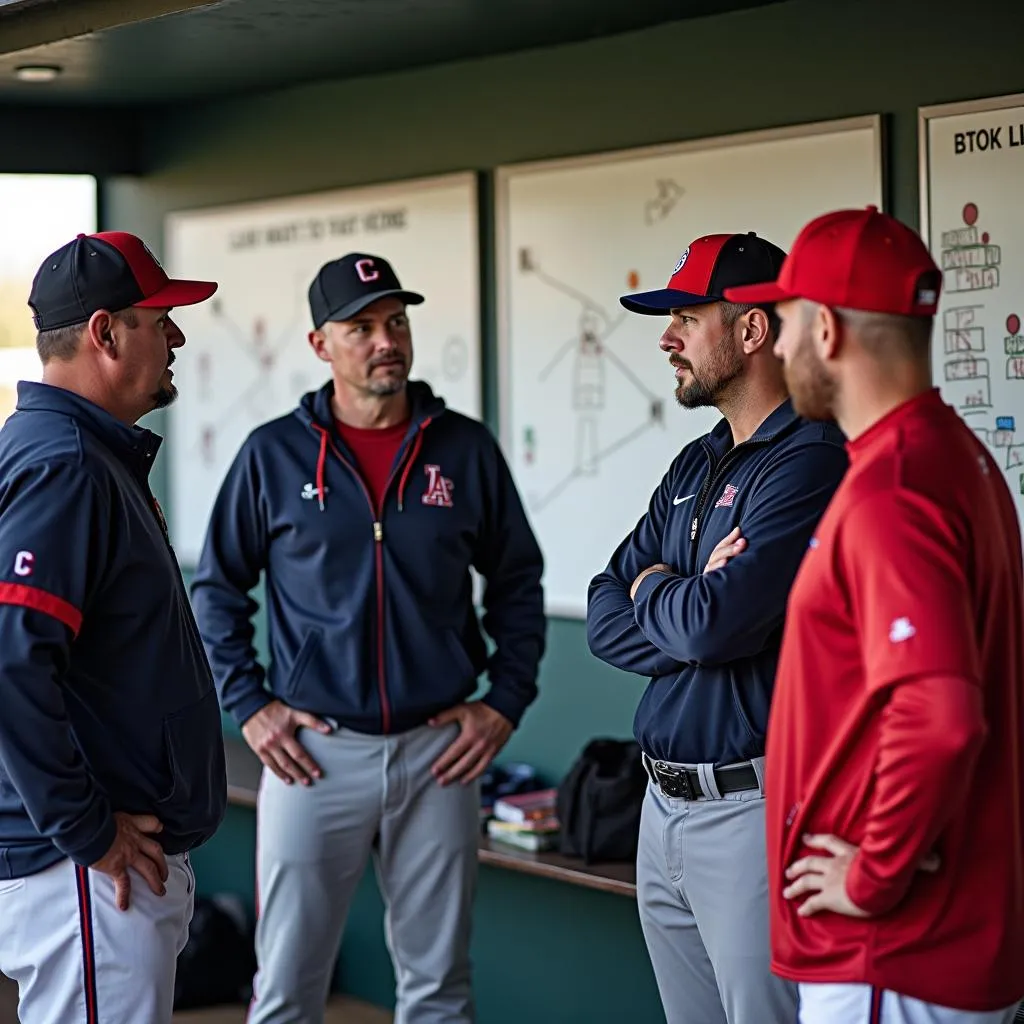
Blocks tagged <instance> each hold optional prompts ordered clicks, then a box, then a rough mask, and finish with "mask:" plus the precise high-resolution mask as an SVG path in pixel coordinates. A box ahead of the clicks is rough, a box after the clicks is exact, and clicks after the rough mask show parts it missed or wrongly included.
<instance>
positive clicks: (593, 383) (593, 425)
mask: <svg viewBox="0 0 1024 1024" xmlns="http://www.w3.org/2000/svg"><path fill="white" fill-rule="evenodd" d="M648 216H649V213H648ZM519 269H520V271H521V272H522V273H532V274H533V275H534V276H535V277H536V278H537V280H538V281H541V282H543V283H544V284H545V285H547V286H548V287H549V288H552V289H554V290H555V291H556V292H560V293H562V294H563V295H565V296H566V297H567V298H568V299H569V300H570V301H571V302H573V303H575V304H576V305H577V307H578V321H577V330H576V334H575V336H574V337H572V338H570V339H569V340H568V341H566V342H565V343H564V344H563V345H561V346H560V347H559V348H558V349H557V350H556V352H555V355H554V357H553V358H552V360H551V361H550V362H549V363H548V364H547V365H546V366H545V367H544V368H543V369H542V370H541V372H540V373H539V374H538V375H537V382H538V384H540V385H544V384H546V383H547V382H548V381H549V380H550V379H551V378H552V377H553V374H554V370H555V369H556V368H557V367H558V366H560V365H561V364H562V363H563V361H564V362H567V363H568V364H569V366H570V369H569V405H570V407H571V409H572V410H573V413H574V415H573V420H574V424H573V436H572V438H571V439H569V438H559V439H558V440H557V441H556V447H557V450H558V451H559V452H560V453H563V455H564V458H565V462H566V473H565V476H564V477H563V478H562V479H560V480H558V481H557V482H556V483H555V484H554V485H553V486H552V487H551V488H550V490H548V491H547V492H546V493H544V494H540V495H537V494H534V495H532V496H531V497H532V500H531V501H530V504H531V507H532V508H533V509H534V511H537V512H539V511H541V510H542V509H543V508H544V506H545V505H547V504H548V503H549V502H551V501H554V500H555V499H556V498H557V497H558V496H559V495H560V494H561V493H562V492H563V491H564V490H565V489H566V488H567V487H568V486H569V485H570V484H571V483H572V482H573V480H575V479H576V478H577V477H582V476H595V475H596V474H597V473H598V471H599V469H600V465H601V462H602V461H604V460H606V459H607V458H608V457H609V456H610V455H612V454H613V453H614V452H617V451H618V450H619V449H621V448H624V447H626V446H627V445H629V444H630V443H632V442H633V441H635V440H637V439H638V438H639V437H640V435H642V434H643V433H644V432H645V431H647V430H649V429H651V428H653V427H664V422H665V416H664V400H663V399H662V398H659V397H658V396H657V395H656V394H654V392H653V391H651V389H650V388H649V387H648V386H647V385H646V384H645V383H644V382H643V381H642V380H640V378H639V377H638V376H637V375H636V373H634V372H633V370H632V369H631V368H630V367H629V365H628V364H627V363H626V361H625V360H624V359H622V358H621V357H620V356H619V355H617V354H616V352H615V349H614V348H613V346H612V344H611V339H612V336H613V335H614V333H615V331H616V330H617V329H618V328H619V327H620V326H621V325H622V322H623V320H624V319H625V318H626V316H627V313H626V312H625V310H622V309H620V310H619V312H618V315H616V316H615V317H614V318H613V317H612V316H611V315H610V314H609V313H608V311H607V310H606V309H604V308H603V307H602V306H601V305H600V303H598V302H597V301H595V300H594V299H592V298H590V297H588V296H586V295H584V294H583V293H582V292H578V291H576V289H574V288H573V287H571V286H570V285H567V284H565V283H564V282H563V281H559V280H558V279H557V278H555V277H552V276H551V275H550V274H548V273H546V272H545V271H543V270H542V269H541V268H540V267H539V266H538V265H537V264H536V262H535V261H534V259H533V257H532V256H531V254H530V250H529V249H526V248H523V249H520V250H519ZM627 280H628V286H629V287H630V288H633V289H635V288H636V287H637V284H638V283H639V275H638V274H637V273H636V271H630V273H629V274H628V275H627ZM609 377H611V378H613V379H612V380H609ZM615 378H617V379H615ZM609 389H610V391H611V396H612V398H611V400H612V401H615V402H616V403H622V402H624V401H630V400H631V399H632V398H633V396H634V395H639V396H640V397H641V398H642V399H643V400H644V401H645V402H646V416H645V417H644V419H643V421H642V422H639V420H640V409H639V407H638V408H637V420H638V423H637V425H636V426H635V427H631V429H628V430H627V431H625V433H623V432H622V431H621V430H620V431H619V433H618V436H615V437H605V436H604V435H603V433H602V429H601V420H602V415H601V414H602V413H603V411H604V409H605V407H606V405H607V402H608V400H609V395H608V391H609ZM630 389H633V390H632V392H630ZM546 395H547V389H545V388H543V387H542V388H541V390H540V396H541V397H543V396H546ZM561 397H562V399H563V400H564V396H561ZM551 398H552V399H553V400H555V401H558V400H559V396H556V395H552V396H551ZM537 443H538V438H537V432H536V430H535V429H534V428H533V427H531V426H525V427H524V428H523V453H524V454H523V457H524V459H525V461H526V463H527V464H531V463H532V462H533V461H534V459H535V458H536V453H537Z"/></svg>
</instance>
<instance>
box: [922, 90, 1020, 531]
mask: <svg viewBox="0 0 1024 1024" xmlns="http://www.w3.org/2000/svg"><path fill="white" fill-rule="evenodd" d="M920 157H921V228H922V234H923V235H924V237H925V239H926V241H927V242H928V244H929V246H930V248H931V251H932V255H933V257H934V259H935V261H936V262H937V263H938V264H939V266H940V267H941V268H942V277H943V282H942V298H941V300H940V304H939V310H938V315H937V317H936V324H935V332H934V334H933V336H932V366H933V372H934V375H935V381H936V383H937V384H938V386H939V390H940V391H941V393H942V396H943V397H944V398H945V400H946V401H947V402H949V403H950V404H951V405H954V406H956V408H957V409H958V410H959V411H960V414H961V416H963V418H964V420H965V422H966V423H967V424H968V425H969V426H970V427H971V428H972V429H973V430H974V432H975V434H977V436H978V437H979V438H981V440H982V441H983V442H984V443H985V444H986V446H987V447H988V448H989V450H990V451H991V452H992V455H993V456H994V457H995V459H996V461H997V462H998V463H999V466H1000V467H1001V468H1002V470H1003V473H1004V474H1005V475H1006V481H1007V483H1008V484H1009V486H1010V491H1011V492H1012V493H1013V496H1014V499H1015V500H1016V502H1017V509H1018V512H1019V514H1020V516H1021V520H1022V522H1024V330H1022V322H1024V95H1019V96H1006V97H1002V98H1000V99H992V100H981V101H977V102H970V103H957V104H947V105H944V106H939V107H925V108H922V109H921V111H920Z"/></svg>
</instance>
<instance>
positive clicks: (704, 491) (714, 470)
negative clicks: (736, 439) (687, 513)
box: [690, 432, 778, 570]
mask: <svg viewBox="0 0 1024 1024" xmlns="http://www.w3.org/2000/svg"><path fill="white" fill-rule="evenodd" d="M776 437H778V432H776V433H774V434H770V435H769V436H768V437H759V438H757V439H756V440H754V439H753V438H751V439H750V440H748V441H743V442H741V443H740V444H738V445H735V446H734V447H733V448H730V449H729V451H727V452H726V453H725V455H724V456H723V457H722V461H721V462H719V463H718V465H717V466H716V465H715V463H714V462H713V461H712V459H711V452H710V446H707V447H706V450H707V451H708V452H709V458H708V462H709V463H710V467H711V468H710V469H709V471H708V475H707V476H706V477H705V478H704V484H703V485H702V486H701V489H700V494H698V495H697V507H696V508H695V509H694V513H693V522H692V523H691V524H690V543H691V544H693V542H694V541H695V540H696V539H697V531H698V530H699V529H700V518H701V516H702V515H703V514H704V505H705V503H706V502H707V500H708V495H709V494H710V493H711V488H712V486H713V485H714V484H715V483H716V482H717V481H718V480H719V478H720V477H721V476H722V475H723V473H724V472H725V470H726V469H727V468H728V467H729V466H731V465H732V464H733V463H734V462H735V461H736V459H737V457H738V456H739V455H742V454H745V453H746V452H747V451H748V450H749V449H751V448H757V447H760V446H761V445H765V444H770V443H771V442H772V441H774V440H775V438H776ZM696 567H697V546H696V545H693V568H694V570H696Z"/></svg>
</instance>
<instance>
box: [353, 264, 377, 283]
mask: <svg viewBox="0 0 1024 1024" xmlns="http://www.w3.org/2000/svg"><path fill="white" fill-rule="evenodd" d="M356 273H357V274H358V275H359V280H360V281H362V282H363V283H364V284H369V283H370V282H371V281H376V280H377V278H379V277H380V271H379V270H374V268H373V260H356Z"/></svg>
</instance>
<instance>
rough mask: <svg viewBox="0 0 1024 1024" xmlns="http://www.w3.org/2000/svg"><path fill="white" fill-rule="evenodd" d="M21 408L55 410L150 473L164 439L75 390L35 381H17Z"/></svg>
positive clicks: (122, 456) (119, 456)
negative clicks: (128, 423) (126, 422)
mask: <svg viewBox="0 0 1024 1024" xmlns="http://www.w3.org/2000/svg"><path fill="white" fill-rule="evenodd" d="M17 408H18V410H19V411H20V412H55V413H60V414H62V415H64V416H68V417H70V418H71V419H73V420H74V421H75V422H76V423H78V424H79V425H80V426H83V427H85V428H86V429H87V430H88V431H89V432H90V433H92V434H94V435H95V436H96V437H98V438H99V439H100V440H101V441H102V442H103V443H104V444H105V445H106V446H107V447H108V448H109V449H110V450H111V451H112V452H113V453H114V454H115V455H116V456H117V457H118V458H119V459H120V460H121V461H122V462H124V463H126V464H128V465H129V466H132V467H134V468H137V469H139V470H141V471H142V473H143V475H144V476H148V475H149V471H150V470H151V469H152V468H153V462H154V460H155V459H156V454H157V452H158V451H159V450H160V445H161V443H162V441H163V439H162V438H161V437H160V436H159V434H154V433H153V432H152V431H151V430H146V429H145V428H144V427H137V426H136V427H130V426H128V425H127V424H125V423H122V422H121V421H120V420H118V419H116V418H115V417H113V416H111V415H110V413H109V412H107V411H106V409H101V408H100V407H99V406H98V405H96V404H95V402H90V401H89V399H88V398H83V397H82V396H81V395H78V394H76V393H75V392H74V391H68V390H67V389H66V388H58V387H54V386H53V385H52V384H42V383H36V382H34V381H24V380H22V381H18V405H17Z"/></svg>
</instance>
